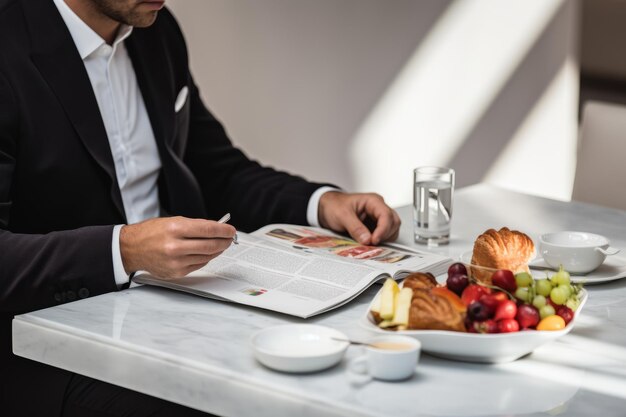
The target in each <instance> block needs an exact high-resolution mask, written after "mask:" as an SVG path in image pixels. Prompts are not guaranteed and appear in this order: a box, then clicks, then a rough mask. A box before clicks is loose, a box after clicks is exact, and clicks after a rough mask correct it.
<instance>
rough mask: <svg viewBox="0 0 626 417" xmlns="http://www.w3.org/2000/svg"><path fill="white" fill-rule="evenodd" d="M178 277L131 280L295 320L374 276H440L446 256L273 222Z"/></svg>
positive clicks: (336, 302)
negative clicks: (416, 273) (419, 273)
mask: <svg viewBox="0 0 626 417" xmlns="http://www.w3.org/2000/svg"><path fill="white" fill-rule="evenodd" d="M238 235H239V239H238V241H239V244H238V245H231V246H230V248H229V249H228V250H226V251H225V252H224V253H223V254H222V255H220V256H219V257H217V258H215V259H213V260H212V261H211V262H209V263H208V264H207V265H206V266H204V267H203V268H202V269H199V270H198V271H195V272H192V273H191V274H189V275H187V276H186V277H184V278H179V279H174V280H165V279H159V278H156V277H153V276H151V275H149V274H148V273H146V272H142V273H139V274H137V275H135V278H133V281H134V282H136V283H141V284H150V285H158V286H161V287H166V288H171V289H175V290H179V291H185V292H189V293H193V294H197V295H200V296H203V297H209V298H216V299H219V300H225V301H232V302H236V303H241V304H246V305H250V306H254V307H259V308H264V309H267V310H273V311H278V312H280V313H285V314H289V315H293V316H298V317H302V318H307V317H311V316H313V315H316V314H320V313H323V312H325V311H328V310H331V309H333V308H336V307H339V306H341V305H343V304H345V303H347V302H349V301H350V300H352V299H354V298H355V297H356V296H357V295H359V294H360V293H361V292H363V291H364V290H365V289H366V288H367V287H369V286H370V285H372V284H373V283H374V282H376V281H379V280H383V279H385V278H389V277H393V278H395V279H401V278H402V277H404V276H406V275H407V274H408V273H410V272H414V271H429V272H431V273H433V274H434V275H435V276H436V275H440V274H443V273H444V272H445V271H446V270H447V268H448V266H449V265H450V263H451V262H452V260H451V259H450V258H446V257H444V256H440V255H436V254H432V253H427V252H420V251H416V250H413V249H411V248H407V247H402V246H399V245H385V246H363V245H361V244H359V243H358V242H356V241H354V240H352V239H349V238H346V237H343V236H339V235H336V234H334V233H332V232H330V231H328V230H325V229H319V228H315V227H308V226H295V225H287V224H272V225H269V226H265V227H263V228H261V229H259V230H257V231H255V232H253V233H250V234H246V233H241V232H239V233H238Z"/></svg>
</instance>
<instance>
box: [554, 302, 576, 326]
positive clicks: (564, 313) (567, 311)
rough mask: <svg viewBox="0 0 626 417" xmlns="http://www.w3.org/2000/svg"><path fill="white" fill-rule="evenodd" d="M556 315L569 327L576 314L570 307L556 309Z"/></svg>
mask: <svg viewBox="0 0 626 417" xmlns="http://www.w3.org/2000/svg"><path fill="white" fill-rule="evenodd" d="M556 315H557V316H561V317H562V318H563V320H564V321H565V325H567V324H568V323H569V322H570V321H572V319H573V318H574V312H573V311H572V309H571V308H569V307H568V306H559V307H558V308H557V309H556Z"/></svg>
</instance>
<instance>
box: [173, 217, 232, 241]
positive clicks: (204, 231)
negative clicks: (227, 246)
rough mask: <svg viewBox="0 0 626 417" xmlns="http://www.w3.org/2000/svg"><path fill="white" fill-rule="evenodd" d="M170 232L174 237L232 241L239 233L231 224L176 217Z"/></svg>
mask: <svg viewBox="0 0 626 417" xmlns="http://www.w3.org/2000/svg"><path fill="white" fill-rule="evenodd" d="M169 231H170V232H171V233H172V234H174V236H178V237H182V238H204V239H210V238H225V239H232V238H233V236H235V233H236V232H237V230H236V229H235V228H234V227H233V226H231V225H230V224H226V223H218V222H215V221H213V220H205V219H188V218H185V217H175V218H173V219H171V223H170V224H169Z"/></svg>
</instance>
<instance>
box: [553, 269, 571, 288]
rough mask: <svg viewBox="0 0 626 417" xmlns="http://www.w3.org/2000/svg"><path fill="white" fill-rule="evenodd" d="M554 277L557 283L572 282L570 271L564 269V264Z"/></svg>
mask: <svg viewBox="0 0 626 417" xmlns="http://www.w3.org/2000/svg"><path fill="white" fill-rule="evenodd" d="M552 278H554V280H555V281H556V284H557V285H569V283H570V276H569V272H567V271H566V270H565V269H563V265H561V267H560V268H559V272H557V273H556V274H555V275H554V277H552Z"/></svg>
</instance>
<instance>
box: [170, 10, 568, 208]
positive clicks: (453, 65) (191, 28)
mask: <svg viewBox="0 0 626 417" xmlns="http://www.w3.org/2000/svg"><path fill="white" fill-rule="evenodd" d="M168 5H169V6H170V7H171V8H172V10H173V11H174V13H175V14H176V16H177V17H178V19H179V21H180V22H181V25H182V27H183V30H184V32H185V33H186V36H187V39H188V43H189V49H190V51H191V56H192V69H193V71H194V73H195V76H196V81H197V82H198V84H199V85H200V88H201V90H202V92H203V96H204V98H205V102H206V103H207V105H208V106H209V107H210V108H211V109H212V110H213V111H214V113H216V114H217V116H218V117H219V118H220V119H221V120H222V121H223V122H224V124H225V125H226V127H227V129H228V131H229V133H230V135H231V137H232V138H233V140H234V142H235V143H236V144H238V145H240V146H241V147H242V148H244V149H245V150H246V151H247V152H248V153H249V154H250V155H251V156H253V157H255V158H258V159H260V160H262V161H263V162H265V163H268V164H270V165H273V166H277V167H281V168H284V169H287V170H289V171H292V172H297V173H300V174H303V175H305V176H307V177H308V178H310V179H312V180H317V181H330V182H333V183H336V184H338V185H340V186H342V187H345V188H347V189H356V190H373V191H377V192H379V193H381V194H383V195H384V196H385V197H386V198H387V200H388V201H389V202H390V203H392V204H404V203H407V202H409V201H410V198H411V197H410V196H411V189H410V183H411V168H413V167H414V166H417V165H425V164H441V165H450V166H452V167H454V168H456V169H457V171H458V173H459V175H458V182H459V185H467V184H470V183H473V182H478V181H481V180H487V181H491V182H495V183H498V184H500V185H505V186H508V187H511V188H516V189H520V190H523V191H528V192H533V193H538V194H544V195H551V196H555V197H558V198H569V195H570V193H571V181H572V178H573V157H574V152H575V143H576V140H575V137H576V134H575V123H576V122H575V121H576V100H577V86H578V82H577V59H576V48H575V40H576V22H577V16H576V15H577V7H576V5H577V3H576V1H575V0H571V1H569V0H542V1H530V2H529V1H527V0H508V1H507V2H502V1H501V0H456V1H443V0H429V1H426V0H423V1H417V0H394V1H379V0H342V1H337V0H317V1H306V0H261V1H260V0H170V1H169V2H168ZM520 149H522V151H520ZM548 160H549V161H550V167H551V169H550V170H549V172H545V171H544V170H543V169H542V167H543V166H545V163H546V161H548ZM529 172H530V174H529ZM535 173H541V174H540V175H538V174H535Z"/></svg>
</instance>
